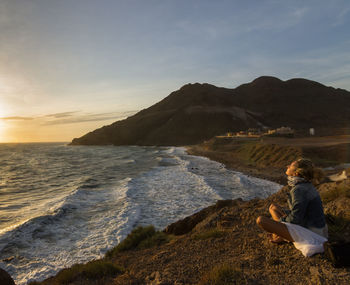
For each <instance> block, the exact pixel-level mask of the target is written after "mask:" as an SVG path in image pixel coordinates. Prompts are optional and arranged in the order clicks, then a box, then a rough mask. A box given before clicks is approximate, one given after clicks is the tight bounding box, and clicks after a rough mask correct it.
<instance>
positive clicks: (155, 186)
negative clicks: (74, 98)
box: [0, 143, 281, 285]
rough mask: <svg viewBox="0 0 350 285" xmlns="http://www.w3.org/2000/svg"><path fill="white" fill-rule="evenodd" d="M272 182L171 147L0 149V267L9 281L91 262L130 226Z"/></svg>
mask: <svg viewBox="0 0 350 285" xmlns="http://www.w3.org/2000/svg"><path fill="white" fill-rule="evenodd" d="M280 187H281V185H279V184H276V183H273V182H270V181H267V180H263V179H258V178H254V177H248V176H246V175H243V174H242V173H239V172H236V171H233V170H229V169H227V168H225V166H224V165H223V164H220V163H218V162H214V161H211V160H209V159H207V158H204V157H199V156H192V155H188V154H187V153H186V150H185V148H181V147H143V146H68V144H67V143H32V144H0V268H3V269H5V270H6V271H7V272H8V273H9V274H10V275H11V276H12V277H13V279H14V280H15V282H16V284H18V285H22V284H27V283H28V282H30V281H34V280H37V281H40V280H43V279H45V278H48V277H50V276H52V275H55V274H56V273H57V272H58V271H59V270H61V269H63V268H65V267H69V266H71V265H73V264H76V263H85V262H88V261H91V260H93V259H97V258H101V257H103V256H104V254H105V253H106V252H107V251H108V250H109V249H111V248H113V247H114V246H116V245H117V244H118V243H119V242H120V241H121V240H123V239H124V238H125V237H126V236H127V235H128V233H130V232H131V231H132V229H133V228H134V227H136V226H139V225H141V226H146V225H154V226H155V227H156V228H157V229H159V230H162V229H164V228H165V227H166V226H167V225H168V224H170V223H173V222H175V221H177V220H179V219H182V218H184V217H186V216H189V215H191V214H193V213H195V212H198V211H200V210H201V209H203V208H205V207H207V206H210V205H212V204H214V203H215V202H216V201H217V200H224V199H236V198H242V199H243V200H249V199H252V198H256V197H258V198H265V197H267V196H269V195H271V194H272V193H275V192H276V191H277V190H279V189H280Z"/></svg>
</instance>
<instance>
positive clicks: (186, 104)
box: [71, 76, 350, 145]
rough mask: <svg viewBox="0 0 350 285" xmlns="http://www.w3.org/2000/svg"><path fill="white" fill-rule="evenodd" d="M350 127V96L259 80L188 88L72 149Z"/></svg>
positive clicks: (302, 82) (295, 82) (296, 82)
mask: <svg viewBox="0 0 350 285" xmlns="http://www.w3.org/2000/svg"><path fill="white" fill-rule="evenodd" d="M349 124H350V92H348V91H346V90H343V89H335V88H333V87H326V86H324V85H322V84H320V83H318V82H315V81H311V80H307V79H302V78H294V79H290V80H287V81H282V80H280V79H278V78H276V77H272V76H261V77H259V78H257V79H255V80H253V81H252V82H250V83H246V84H242V85H240V86H239V87H237V88H235V89H228V88H222V87H216V86H214V85H211V84H207V83H203V84H200V83H194V84H191V83H189V84H186V85H184V86H182V87H181V88H180V89H179V90H176V91H174V92H172V93H171V94H170V95H169V96H167V97H165V98H164V99H163V100H161V101H159V102H158V103H156V104H154V105H152V106H150V107H149V108H147V109H144V110H142V111H140V112H138V113H137V114H135V115H133V116H131V117H129V118H127V119H125V120H121V121H117V122H115V123H113V124H111V125H109V126H104V127H102V128H99V129H97V130H95V131H93V132H90V133H88V134H86V135H84V136H82V137H81V138H77V139H74V140H73V141H72V143H71V144H72V145H107V144H112V145H189V144H196V143H200V142H202V141H204V140H207V139H210V138H212V137H213V136H216V135H221V134H225V133H226V132H235V131H239V130H245V129H248V128H257V127H261V126H266V127H271V128H275V127H280V126H290V127H292V128H294V129H297V130H303V131H306V130H307V129H309V128H310V127H313V128H317V130H322V132H323V133H327V132H331V131H334V130H335V129H336V128H344V127H348V126H349Z"/></svg>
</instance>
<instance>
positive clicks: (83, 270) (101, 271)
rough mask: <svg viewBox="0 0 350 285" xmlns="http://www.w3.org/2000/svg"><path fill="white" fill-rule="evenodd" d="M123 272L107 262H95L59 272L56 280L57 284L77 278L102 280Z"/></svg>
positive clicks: (66, 282) (76, 265) (67, 282)
mask: <svg viewBox="0 0 350 285" xmlns="http://www.w3.org/2000/svg"><path fill="white" fill-rule="evenodd" d="M123 271H124V270H123V269H122V268H121V267H119V266H117V265H115V264H113V263H112V262H109V261H104V260H95V261H90V262H88V263H86V264H75V265H73V266H72V267H71V268H67V269H63V270H61V271H60V272H59V273H58V274H57V276H56V279H57V281H58V283H59V284H69V283H71V282H73V281H74V280H76V279H78V278H84V279H93V280H95V279H102V278H105V277H112V276H116V275H118V274H119V273H122V272H123Z"/></svg>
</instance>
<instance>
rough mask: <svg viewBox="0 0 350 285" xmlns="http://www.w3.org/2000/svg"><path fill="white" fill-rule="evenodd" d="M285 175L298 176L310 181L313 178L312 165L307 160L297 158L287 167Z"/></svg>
mask: <svg viewBox="0 0 350 285" xmlns="http://www.w3.org/2000/svg"><path fill="white" fill-rule="evenodd" d="M286 174H287V175H289V176H299V177H302V178H304V179H306V180H308V181H310V180H312V178H313V177H314V165H313V163H312V161H311V160H309V159H306V158H299V159H297V160H295V161H293V162H292V163H291V164H290V165H288V168H287V171H286Z"/></svg>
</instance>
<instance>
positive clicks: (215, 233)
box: [192, 229, 225, 240]
mask: <svg viewBox="0 0 350 285" xmlns="http://www.w3.org/2000/svg"><path fill="white" fill-rule="evenodd" d="M224 235H225V232H224V231H220V230H218V229H212V230H208V231H205V232H202V233H198V234H195V235H193V237H192V238H193V239H194V240H205V239H209V238H220V237H223V236H224Z"/></svg>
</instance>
